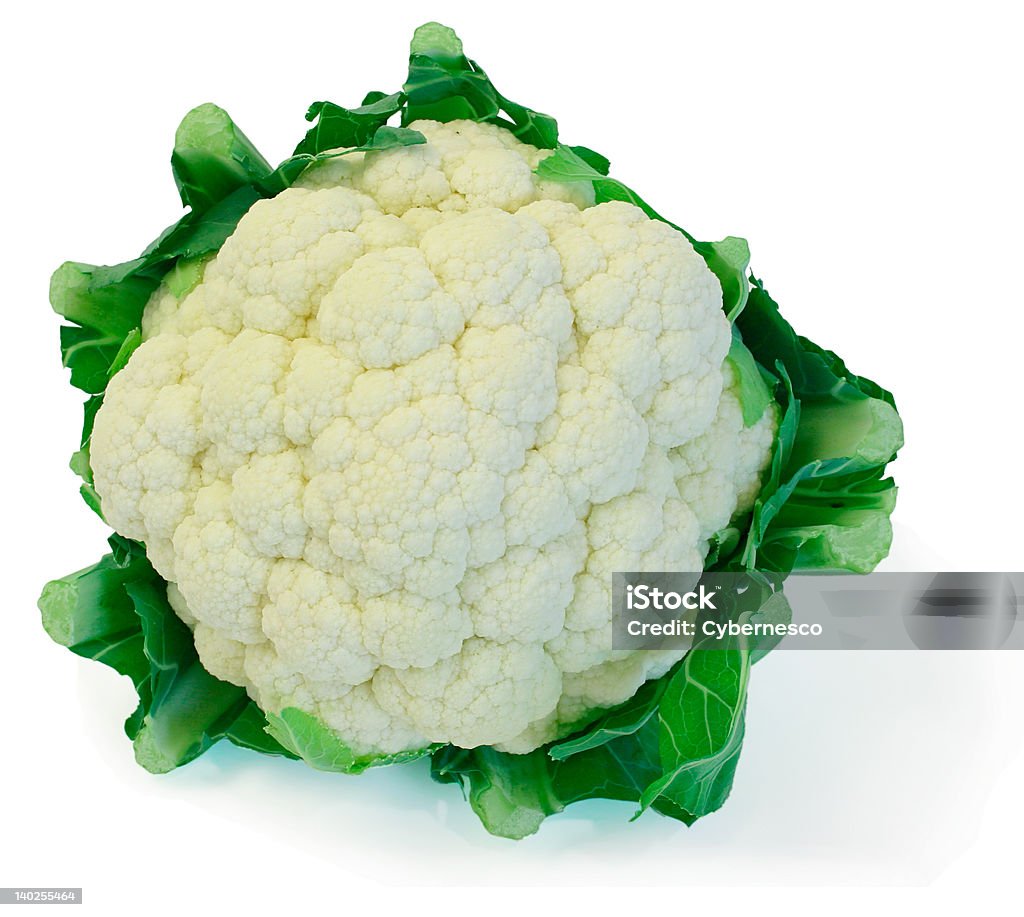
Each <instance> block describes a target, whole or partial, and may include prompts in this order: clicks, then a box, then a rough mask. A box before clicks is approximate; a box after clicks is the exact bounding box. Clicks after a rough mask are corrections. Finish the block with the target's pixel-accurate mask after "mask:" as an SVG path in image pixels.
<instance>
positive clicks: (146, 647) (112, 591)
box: [39, 535, 289, 773]
mask: <svg viewBox="0 0 1024 917" xmlns="http://www.w3.org/2000/svg"><path fill="white" fill-rule="evenodd" d="M110 545H111V548H112V551H111V553H110V554H107V555H106V556H104V557H103V558H102V559H101V560H100V561H99V562H98V563H96V564H93V565H92V566H91V567H87V568H85V569H84V570H79V571H77V572H76V573H72V574H69V575H68V576H65V577H62V578H61V579H58V580H53V581H51V582H49V583H47V584H46V586H44V587H43V591H42V594H41V596H40V598H39V609H40V612H41V614H42V620H43V627H44V629H45V630H46V632H47V633H48V634H49V635H50V637H51V638H52V639H53V640H55V641H56V642H57V643H59V644H61V645H62V646H66V647H67V648H68V649H70V650H71V651H72V652H73V653H76V654H77V655H79V656H84V657H85V658H88V659H95V660H97V661H99V662H102V663H104V664H105V665H108V666H110V667H111V668H113V669H114V670H115V671H117V672H119V673H120V674H122V675H127V676H128V677H129V678H131V680H132V683H133V684H134V686H135V690H136V692H137V693H138V695H139V706H138V708H137V709H136V710H135V712H134V713H133V714H132V715H131V716H130V717H129V718H128V720H127V721H126V723H125V731H126V732H127V733H128V736H129V738H131V739H133V740H134V743H135V754H136V759H137V760H138V762H139V763H140V764H141V765H142V766H143V767H145V768H146V769H147V770H150V771H152V772H154V773H165V772H166V771H168V770H171V769H173V768H175V767H178V766H180V765H182V764H186V763H188V762H189V761H191V760H193V759H194V758H196V757H197V756H198V755H200V754H202V753H203V752H204V751H205V750H206V749H207V748H209V747H210V746H211V745H213V744H214V743H215V742H217V741H219V740H220V739H222V738H228V739H230V740H231V741H233V742H235V743H236V744H240V745H246V746H247V747H254V748H259V750H260V751H263V752H265V753H267V754H278V755H288V754H289V752H288V751H287V750H286V749H284V748H283V747H281V746H280V745H279V744H277V743H276V742H274V740H273V739H272V738H271V737H270V736H269V735H267V734H266V733H265V732H264V733H263V735H262V736H261V737H256V736H254V733H255V732H257V731H260V732H262V728H261V729H260V730H257V729H256V724H257V723H260V724H261V725H262V727H265V726H266V720H265V718H264V717H263V714H262V713H260V712H259V709H258V708H256V707H255V705H254V704H253V702H252V701H250V700H249V698H248V697H247V695H246V693H245V690H244V689H243V688H239V687H237V686H235V685H231V684H228V683H227V682H223V681H220V680H219V679H217V678H214V676H212V675H211V674H210V673H209V672H207V671H206V670H205V669H204V668H203V667H202V665H201V663H200V662H199V657H198V655H197V653H196V649H195V644H194V642H193V639H192V634H191V633H190V632H189V629H188V628H187V627H186V626H185V624H184V623H183V622H182V621H181V619H180V618H178V616H177V615H176V614H175V613H174V611H173V610H172V609H171V607H170V605H169V604H168V603H167V598H166V583H165V582H164V581H163V580H162V579H161V578H160V576H159V575H158V574H157V573H156V571H154V570H153V568H152V566H150V564H149V561H148V560H147V559H146V555H145V552H144V550H143V548H142V545H140V544H139V543H138V542H134V541H131V540H130V539H126V538H122V537H120V536H117V535H115V536H112V537H111V539H110Z"/></svg>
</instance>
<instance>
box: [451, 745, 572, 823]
mask: <svg viewBox="0 0 1024 917" xmlns="http://www.w3.org/2000/svg"><path fill="white" fill-rule="evenodd" d="M431 764H432V769H431V774H432V776H433V777H434V779H435V780H437V781H438V782H440V783H450V782H455V783H458V784H459V785H460V786H461V787H463V790H464V791H465V789H466V785H467V784H468V787H469V804H470V805H471V806H472V807H473V811H474V812H476V814H477V816H478V817H479V818H480V821H481V822H483V824H484V827H485V828H487V830H488V831H489V832H490V833H491V834H494V835H496V836H498V837H506V838H510V839H512V840H520V839H521V838H524V837H527V836H528V835H530V834H534V833H535V832H536V831H537V829H538V828H539V827H540V826H541V822H543V821H544V819H545V818H546V817H547V816H548V815H554V814H555V813H556V812H561V811H562V809H563V808H564V805H563V803H562V801H561V800H560V799H559V798H558V795H557V793H556V791H555V788H554V785H553V784H552V775H551V770H550V765H549V762H548V759H547V757H546V756H545V755H544V752H543V751H542V750H538V751H534V752H531V753H530V754H528V755H510V754H506V753H504V752H499V751H495V750H494V749H493V748H488V747H486V746H485V747H482V748H474V749H462V748H455V747H454V746H451V745H449V746H446V747H445V748H444V749H442V750H441V751H440V752H439V753H438V754H436V755H435V757H434V759H433V761H432V762H431Z"/></svg>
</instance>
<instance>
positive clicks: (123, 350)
mask: <svg viewBox="0 0 1024 917" xmlns="http://www.w3.org/2000/svg"><path fill="white" fill-rule="evenodd" d="M141 343H142V329H141V328H133V329H132V330H131V331H129V332H128V337H126V338H125V339H124V340H123V341H121V346H120V347H119V348H118V350H117V353H116V354H115V355H114V359H113V360H112V361H111V363H110V368H109V369H108V370H107V376H108V378H112V377H113V376H114V375H115V374H117V373H119V372H120V371H121V370H122V369H124V368H125V366H127V365H128V360H129V359H131V355H132V354H133V353H135V351H136V350H138V348H139V344H141Z"/></svg>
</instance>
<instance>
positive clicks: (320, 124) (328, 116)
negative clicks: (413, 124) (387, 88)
mask: <svg viewBox="0 0 1024 917" xmlns="http://www.w3.org/2000/svg"><path fill="white" fill-rule="evenodd" d="M374 96H378V94H376V93H371V97H374ZM404 104H405V94H404V93H401V92H395V93H392V94H391V95H389V96H384V95H379V97H376V98H373V100H372V101H369V102H366V103H364V104H363V105H361V106H359V108H342V106H340V105H335V104H334V103H333V102H314V103H313V104H312V105H310V106H309V111H307V112H306V120H307V121H316V124H315V125H314V126H313V127H311V128H310V129H309V130H308V131H307V132H306V136H305V137H303V138H302V140H301V141H300V142H299V145H298V146H296V147H295V151H294V153H293V155H296V156H299V155H306V156H315V155H316V154H317V153H323V152H325V151H326V150H336V149H339V148H341V147H357V146H358V147H361V146H363V145H364V144H366V143H368V142H369V141H370V140H371V138H372V137H374V135H375V134H376V133H377V131H378V130H379V129H380V128H381V127H382V126H383V125H385V124H386V123H387V121H388V119H389V118H391V117H392V116H393V115H395V114H397V113H398V112H399V111H400V110H401V108H402V106H403V105H404Z"/></svg>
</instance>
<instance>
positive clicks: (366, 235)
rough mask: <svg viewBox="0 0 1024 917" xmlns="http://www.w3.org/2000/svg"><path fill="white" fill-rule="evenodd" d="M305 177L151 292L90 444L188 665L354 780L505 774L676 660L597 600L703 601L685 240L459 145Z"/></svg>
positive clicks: (744, 437) (697, 348) (726, 448)
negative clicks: (623, 585) (180, 625)
mask: <svg viewBox="0 0 1024 917" xmlns="http://www.w3.org/2000/svg"><path fill="white" fill-rule="evenodd" d="M411 127H412V128H414V129H416V130H418V131H420V132H421V133H422V134H423V135H424V136H425V138H426V140H427V142H426V143H425V144H421V145H417V146H409V147H403V148H400V149H395V150H388V151H384V152H379V153H377V152H371V153H366V154H361V153H356V154H352V155H349V156H344V157H339V158H336V159H331V160H327V161H324V162H321V163H318V164H317V165H315V166H314V167H312V168H310V169H309V170H308V171H307V172H306V173H305V174H304V175H303V176H302V178H301V179H300V180H299V181H298V182H297V183H296V186H295V187H292V188H290V189H289V190H286V191H284V192H282V193H281V194H279V195H278V196H277V197H274V198H272V199H270V200H264V201H260V202H258V203H256V204H255V205H254V206H253V207H252V208H251V210H250V211H249V212H248V213H247V214H246V215H245V216H244V217H243V219H242V220H241V222H240V223H239V224H238V227H237V229H236V230H235V232H234V233H233V235H231V237H230V238H229V239H228V240H227V241H226V242H225V243H224V245H223V247H222V248H221V250H220V251H219V252H218V253H217V255H216V257H214V258H212V259H211V260H208V261H207V262H206V263H205V264H203V265H202V266H201V272H200V274H199V282H198V283H197V284H196V285H194V286H193V287H192V288H191V289H190V290H187V291H183V290H182V289H180V284H171V283H169V282H165V283H164V284H163V285H162V286H161V287H160V288H159V289H158V290H157V291H156V293H155V294H154V295H153V297H152V299H151V300H150V302H149V305H148V306H147V308H146V312H145V316H144V319H143V334H144V340H143V343H142V344H141V346H140V347H139V348H138V349H137V350H136V351H135V353H134V354H133V355H132V357H131V359H130V361H129V362H128V365H127V366H126V367H125V369H124V370H122V371H121V372H119V373H118V374H117V375H115V376H114V377H113V379H112V380H111V382H110V384H109V387H108V389H107V393H106V395H105V399H104V403H103V406H102V407H101V408H100V410H99V413H98V415H97V417H96V421H95V427H94V430H93V435H92V441H91V461H92V467H93V473H94V476H95V487H96V490H97V492H98V493H99V495H100V498H101V501H102V508H103V512H104V515H105V517H106V518H107V520H108V521H109V522H110V523H111V525H113V527H114V528H116V529H117V531H119V532H121V533H122V534H123V535H126V536H128V537H131V538H135V539H138V540H140V541H142V542H144V543H145V545H146V549H147V553H148V556H149V558H150V560H151V562H152V564H153V566H154V567H155V568H156V570H157V571H158V572H159V573H160V575H161V576H163V577H164V578H165V579H166V580H167V581H168V583H169V584H170V585H169V587H168V597H169V599H170V601H171V604H172V606H173V607H174V609H175V611H176V612H177V613H178V615H179V616H180V617H181V618H182V619H183V620H184V621H185V622H186V623H187V624H188V625H189V626H190V627H191V628H192V629H193V633H194V636H195V643H196V647H197V650H198V653H199V656H200V659H201V661H202V663H203V665H204V666H205V667H206V668H207V669H208V670H209V671H210V672H211V673H213V674H214V675H216V676H217V677H219V678H221V679H224V680H226V681H229V682H232V683H234V684H237V685H240V686H243V687H245V688H246V689H247V690H248V692H249V693H250V695H251V696H252V697H253V698H254V699H255V700H256V702H257V703H258V704H259V705H260V706H261V707H262V708H263V709H264V710H266V711H268V712H278V711H280V710H282V709H284V708H286V707H295V708H298V709H300V710H303V711H306V712H308V713H310V714H312V715H314V716H316V717H318V718H319V719H320V720H321V721H322V722H323V723H324V724H326V726H327V727H329V728H330V729H331V730H333V731H334V732H335V733H336V734H337V735H338V736H339V738H341V739H342V740H343V741H344V742H345V743H347V745H348V746H350V747H351V748H352V749H353V750H354V751H355V752H357V753H360V754H375V753H381V754H390V753H396V752H401V751H404V750H410V749H416V748H421V747H424V746H426V745H428V744H431V743H452V744H455V745H458V746H462V747H466V748H472V747H476V746H480V745H493V746H496V747H498V748H499V749H503V750H506V751H510V752H516V753H522V752H527V751H530V750H532V749H533V748H536V747H538V746H540V745H541V744H543V743H545V742H548V741H550V740H552V739H554V738H557V737H559V736H561V735H564V734H566V733H567V732H568V731H569V730H571V729H572V728H574V727H575V726H578V725H580V724H581V723H583V722H585V721H586V720H587V719H588V717H593V716H594V715H596V713H597V711H599V710H600V709H602V708H606V707H608V706H611V705H614V704H616V703H620V702H621V701H623V700H626V699H627V698H628V697H630V696H631V695H632V694H633V693H634V692H635V691H636V690H637V688H638V687H639V686H640V685H641V684H642V683H643V682H644V681H645V680H647V679H650V678H655V677H659V676H660V675H662V674H664V672H665V671H667V670H668V668H669V667H671V665H672V664H673V663H674V662H675V661H677V660H678V659H679V658H680V657H681V656H682V654H683V651H681V650H680V651H659V652H633V653H629V652H623V651H613V650H612V649H611V624H610V618H611V596H610V590H611V574H612V571H614V570H662V569H680V570H684V569H685V570H699V569H701V567H702V564H703V560H704V557H705V555H706V553H707V550H708V539H709V537H710V536H711V534H712V533H714V532H715V531H717V530H718V529H720V528H721V527H723V526H724V525H726V524H727V523H728V521H729V519H730V518H731V517H732V516H733V515H734V514H735V513H736V512H737V511H741V510H744V509H747V508H749V506H750V504H751V502H752V500H753V498H754V495H755V493H756V491H757V487H758V483H759V479H760V476H761V473H762V471H763V469H764V467H765V465H766V462H767V460H768V456H769V452H770V448H771V443H772V439H773V435H774V430H775V424H776V417H775V413H776V409H775V407H774V406H771V407H769V409H768V410H767V411H766V412H765V414H764V416H763V417H762V418H761V419H760V420H759V421H758V422H756V423H754V424H753V425H751V426H745V425H744V423H743V412H742V406H741V404H740V401H739V396H738V386H737V384H736V381H735V380H734V378H733V374H732V371H731V368H730V364H729V363H728V362H727V361H726V354H727V352H728V350H729V345H730V326H729V323H728V321H727V319H726V317H725V315H724V314H723V312H722V308H721V306H722V293H721V288H720V286H719V283H718V280H717V279H716V278H715V276H714V275H713V274H712V273H711V271H710V270H709V269H708V267H707V266H706V265H705V263H704V260H703V259H702V258H701V257H700V255H699V254H697V253H696V252H695V251H694V250H693V247H692V246H691V244H690V243H689V242H688V241H687V239H686V238H685V237H684V236H683V235H682V234H680V233H678V232H676V231H675V230H674V229H672V228H671V227H670V226H668V225H666V224H664V223H662V222H659V221H656V220H652V219H650V218H648V217H647V216H646V215H645V214H644V213H643V212H642V211H641V210H640V209H639V208H637V207H634V206H632V205H630V204H626V203H622V202H609V203H602V204H597V205H595V204H594V198H593V192H592V191H591V189H590V187H589V185H587V184H586V183H582V184H576V185H564V184H555V183H549V182H545V181H542V180H540V179H539V178H538V177H537V176H536V175H535V174H534V171H533V170H534V169H535V168H536V166H537V164H538V163H539V162H540V161H541V159H543V158H544V157H545V156H546V155H549V154H550V151H547V150H538V149H535V148H534V147H531V146H528V145H525V144H523V143H521V142H519V141H518V140H517V139H516V138H515V137H514V136H513V135H512V134H511V133H510V132H508V131H507V130H505V129H503V128H501V127H498V126H493V125H488V124H480V123H476V122H473V121H453V122H450V123H446V124H440V123H436V122H432V121H419V122H415V123H413V124H412V125H411Z"/></svg>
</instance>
